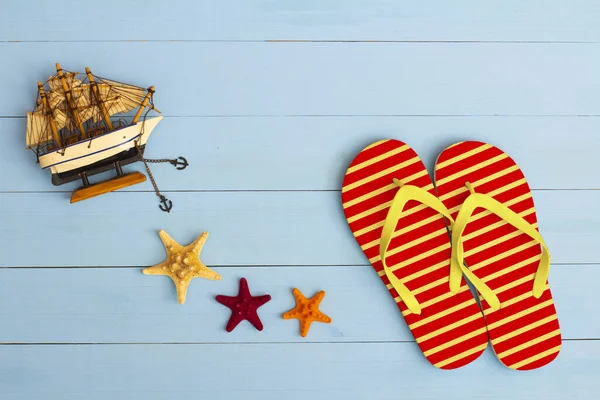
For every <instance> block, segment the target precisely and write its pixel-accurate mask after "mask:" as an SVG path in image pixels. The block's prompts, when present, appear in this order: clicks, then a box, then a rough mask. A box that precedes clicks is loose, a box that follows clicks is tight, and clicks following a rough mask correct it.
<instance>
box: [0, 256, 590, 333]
mask: <svg viewBox="0 0 600 400" xmlns="http://www.w3.org/2000/svg"><path fill="white" fill-rule="evenodd" d="M214 269H215V270H216V271H217V272H218V273H219V274H221V275H222V276H223V280H222V281H218V282H210V281H207V280H203V279H195V280H193V281H192V283H191V284H190V287H189V290H188V295H187V298H186V302H185V304H184V305H180V304H179V303H177V296H176V294H175V287H174V285H173V283H172V282H171V280H170V279H169V278H168V277H163V276H145V275H143V274H142V272H141V268H137V267H132V268H77V269H61V268H44V269H31V268H30V269H20V268H18V269H14V268H5V269H0V281H1V282H2V283H3V286H4V288H3V290H2V292H1V293H0V315H3V316H4V317H3V318H4V319H6V320H10V321H12V322H13V323H12V324H7V325H3V328H2V330H0V343H13V344H17V343H229V342H251V343H287V342H295V343H306V342H320V343H329V342H353V343H354V342H365V343H367V342H414V339H413V337H412V335H411V334H410V332H409V330H408V328H407V327H406V324H405V323H404V319H403V318H402V315H401V314H400V312H398V309H397V307H396V304H395V303H394V301H393V300H392V298H391V296H390V295H389V294H388V293H387V292H386V291H385V289H384V286H383V284H382V283H381V280H380V279H379V277H378V276H377V274H376V273H375V272H374V271H373V269H372V268H371V267H370V266H296V267H281V266H268V267H251V268H249V267H216V268H214ZM241 277H245V278H246V279H247V280H248V284H249V287H250V291H251V292H252V294H253V295H260V294H270V295H271V297H272V299H271V301H270V302H269V303H267V304H265V305H264V306H262V307H261V308H260V309H259V315H260V318H261V320H262V321H263V324H264V326H265V329H264V331H262V332H259V331H257V330H255V329H254V327H252V326H251V325H250V324H249V323H247V322H244V323H242V324H240V325H239V326H238V327H237V328H236V329H235V330H234V331H233V332H232V333H231V334H228V333H226V332H225V331H224V327H225V325H226V324H227V320H228V319H229V309H227V308H225V307H224V306H222V305H221V304H219V303H217V302H216V301H215V299H214V298H215V296H216V295H218V294H225V295H231V296H233V295H235V294H236V293H237V290H238V280H239V278H241ZM581 277H586V279H582V278H581ZM598 279H600V264H588V265H573V264H554V265H553V269H552V273H551V274H550V278H549V282H550V285H551V288H552V294H553V297H554V299H555V301H556V307H557V312H558V316H559V318H560V323H561V327H562V335H563V338H564V339H566V340H576V339H579V338H584V337H594V338H595V337H600V320H599V319H598V318H589V317H588V316H589V315H595V314H597V313H598V309H599V307H598V304H597V302H596V301H594V298H595V288H594V282H596V281H597V280H598ZM50 282H52V287H48V286H49V283H50ZM294 287H297V288H298V289H300V290H301V291H302V292H303V293H304V294H305V295H306V296H312V295H314V294H315V293H317V292H318V291H319V290H321V289H324V290H326V292H327V294H326V295H325V299H324V300H323V302H322V303H321V310H322V311H323V312H324V313H325V314H328V315H331V317H332V319H333V321H332V323H331V324H320V323H315V324H313V326H312V327H311V330H310V332H309V335H308V336H307V337H306V338H302V337H300V335H299V333H298V322H297V321H296V320H293V321H287V320H283V319H282V318H281V314H283V313H284V312H285V311H287V310H289V309H291V308H293V307H294V298H293V296H292V289H293V288H294ZM573 293H578V295H577V296H574V295H573ZM16 304H18V307H17V308H15V305H16ZM580 321H587V322H586V324H582V323H580Z"/></svg>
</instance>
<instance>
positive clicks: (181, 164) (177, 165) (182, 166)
mask: <svg viewBox="0 0 600 400" xmlns="http://www.w3.org/2000/svg"><path fill="white" fill-rule="evenodd" d="M180 160H181V161H180ZM169 162H170V163H171V164H172V165H173V166H174V167H175V168H177V169H179V170H181V169H185V168H186V167H187V166H188V165H190V164H188V162H187V160H186V159H185V157H179V158H177V159H175V160H170V161H169Z"/></svg>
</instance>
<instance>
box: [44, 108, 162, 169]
mask: <svg viewBox="0 0 600 400" xmlns="http://www.w3.org/2000/svg"><path fill="white" fill-rule="evenodd" d="M162 119H163V117H162V116H158V117H154V118H148V119H146V121H145V122H138V123H137V124H135V125H132V126H128V127H126V128H121V129H117V130H115V131H112V132H109V133H106V134H104V135H100V136H96V137H94V138H92V139H88V140H85V141H82V142H79V143H76V144H73V145H70V146H67V147H65V148H64V149H61V150H60V151H53V152H51V153H48V154H44V155H42V156H40V157H39V161H40V167H41V168H42V169H47V168H49V169H50V171H51V172H52V174H60V173H64V172H68V171H71V170H74V169H78V168H83V167H86V166H88V165H91V164H94V163H97V162H99V161H102V160H104V159H106V158H109V157H112V156H114V155H116V154H119V153H121V152H124V151H128V150H130V149H132V148H134V147H135V143H136V141H137V144H138V146H140V147H142V146H145V145H146V142H147V141H148V137H149V136H150V134H151V133H152V130H154V128H155V127H156V125H158V123H159V122H160V121H161V120H162ZM142 123H143V124H144V134H143V135H142V136H141V137H140V135H141V130H142ZM63 150H64V153H63Z"/></svg>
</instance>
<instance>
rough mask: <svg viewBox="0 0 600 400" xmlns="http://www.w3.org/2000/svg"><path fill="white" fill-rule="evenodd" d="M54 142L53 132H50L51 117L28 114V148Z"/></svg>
mask: <svg viewBox="0 0 600 400" xmlns="http://www.w3.org/2000/svg"><path fill="white" fill-rule="evenodd" d="M51 140H52V131H51V130H50V117H49V116H47V115H43V114H41V113H32V112H28V113H27V134H26V144H27V147H28V148H33V147H35V146H38V145H40V144H44V143H47V142H50V141H51Z"/></svg>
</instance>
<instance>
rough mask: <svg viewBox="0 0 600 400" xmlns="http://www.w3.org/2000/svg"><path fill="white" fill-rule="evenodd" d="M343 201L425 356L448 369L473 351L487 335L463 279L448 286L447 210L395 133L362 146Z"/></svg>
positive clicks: (476, 352) (481, 348)
mask: <svg viewBox="0 0 600 400" xmlns="http://www.w3.org/2000/svg"><path fill="white" fill-rule="evenodd" d="M342 204H343V208H344V213H345V214H346V218H347V220H348V224H349V225H350V229H351V230H352V233H353V234H354V236H355V237H356V240H357V241H358V244H359V245H360V247H361V248H362V249H363V251H364V253H365V255H366V256H367V258H368V259H369V261H370V262H371V264H372V265H373V267H374V268H375V271H377V273H378V274H379V276H380V277H381V280H382V281H383V283H384V284H385V285H386V286H387V288H388V290H389V292H390V294H391V295H392V298H393V299H394V300H395V302H396V303H397V305H398V307H399V308H400V311H401V312H402V315H403V316H404V319H405V320H406V323H407V324H408V327H409V328H410V330H411V332H412V334H413V336H414V338H415V340H416V342H417V344H418V345H419V347H420V348H421V350H422V352H423V354H424V355H425V357H426V358H427V360H429V362H431V364H433V365H434V366H436V367H438V368H443V369H454V368H459V367H462V366H464V365H466V364H468V363H470V362H471V361H473V360H475V359H476V358H477V357H479V356H480V355H481V353H483V351H484V350H485V348H486V347H487V342H488V336H487V333H486V329H485V322H484V320H483V315H482V314H481V310H480V309H479V306H478V305H477V302H476V301H475V298H474V297H473V295H472V293H471V291H470V290H469V288H468V286H467V284H466V283H465V280H464V279H462V278H461V279H460V283H459V286H458V290H457V293H452V292H451V291H450V287H449V272H450V256H451V247H450V238H449V236H448V231H447V229H446V224H445V222H444V216H447V217H450V215H449V213H448V210H447V209H446V208H445V207H444V205H443V204H442V203H441V202H440V201H439V200H438V199H437V198H436V197H435V196H434V187H433V183H432V181H431V177H430V176H429V174H428V172H427V169H426V168H425V166H424V165H423V162H422V161H421V159H420V158H419V156H417V154H416V153H415V152H414V150H412V149H411V148H410V147H409V146H408V145H406V144H404V143H402V142H400V141H397V140H383V141H379V142H376V143H374V144H372V145H370V146H368V147H366V148H365V149H363V150H362V151H361V152H360V153H359V154H358V155H357V156H356V158H355V159H354V160H353V161H352V163H351V164H350V166H349V168H348V170H347V172H346V176H345V178H344V182H343V187H342ZM382 261H383V262H382Z"/></svg>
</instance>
